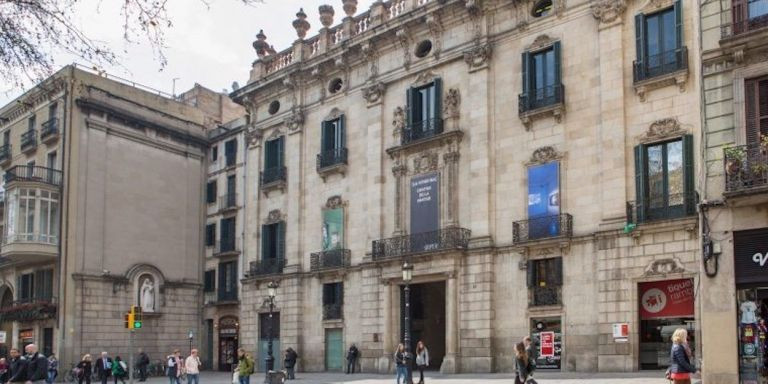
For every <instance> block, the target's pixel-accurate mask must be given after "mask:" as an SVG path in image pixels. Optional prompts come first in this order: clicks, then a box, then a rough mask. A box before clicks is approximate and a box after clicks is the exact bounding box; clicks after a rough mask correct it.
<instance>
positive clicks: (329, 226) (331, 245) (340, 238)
mask: <svg viewBox="0 0 768 384" xmlns="http://www.w3.org/2000/svg"><path fill="white" fill-rule="evenodd" d="M343 244H344V209H343V208H335V209H326V210H323V251H330V250H333V249H341V248H343V247H342V245H343Z"/></svg>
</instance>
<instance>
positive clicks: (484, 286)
mask: <svg viewBox="0 0 768 384" xmlns="http://www.w3.org/2000/svg"><path fill="white" fill-rule="evenodd" d="M465 263H466V264H465V266H464V268H463V269H462V271H461V275H460V279H461V280H460V284H461V285H460V294H459V311H460V313H459V327H460V329H459V351H460V356H461V359H460V363H459V369H460V370H461V372H492V371H493V370H494V358H493V346H492V344H491V340H492V336H493V321H494V310H493V284H494V274H493V268H494V265H493V255H491V254H488V253H473V254H470V255H468V256H467V259H466V261H465ZM446 331H447V328H446Z"/></svg>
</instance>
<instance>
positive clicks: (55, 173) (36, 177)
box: [5, 165, 62, 186]
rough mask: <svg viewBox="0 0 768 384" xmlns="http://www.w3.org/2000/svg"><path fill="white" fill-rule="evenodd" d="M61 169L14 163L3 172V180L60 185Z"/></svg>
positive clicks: (7, 181)
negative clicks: (14, 164)
mask: <svg viewBox="0 0 768 384" xmlns="http://www.w3.org/2000/svg"><path fill="white" fill-rule="evenodd" d="M61 175H62V174H61V171H59V170H57V169H53V168H46V167H37V166H33V165H16V166H13V167H11V168H10V169H8V171H6V172H5V182H6V183H10V182H13V181H36V182H40V183H46V184H51V185H55V186H61Z"/></svg>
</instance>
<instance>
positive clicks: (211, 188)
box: [205, 181, 216, 204]
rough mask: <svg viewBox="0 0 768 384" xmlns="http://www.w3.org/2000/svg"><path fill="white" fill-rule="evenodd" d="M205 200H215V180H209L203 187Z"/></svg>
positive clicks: (209, 202)
mask: <svg viewBox="0 0 768 384" xmlns="http://www.w3.org/2000/svg"><path fill="white" fill-rule="evenodd" d="M205 201H206V202H207V203H208V204H212V203H215V202H216V181H209V182H208V184H207V185H206V188H205Z"/></svg>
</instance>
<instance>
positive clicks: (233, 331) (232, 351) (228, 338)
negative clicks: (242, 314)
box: [219, 316, 239, 372]
mask: <svg viewBox="0 0 768 384" xmlns="http://www.w3.org/2000/svg"><path fill="white" fill-rule="evenodd" d="M238 328H239V323H238V321H237V317H234V316H230V317H222V318H221V319H219V371H225V372H229V371H231V370H232V366H233V365H234V364H236V363H237V347H238V341H237V336H238Z"/></svg>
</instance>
